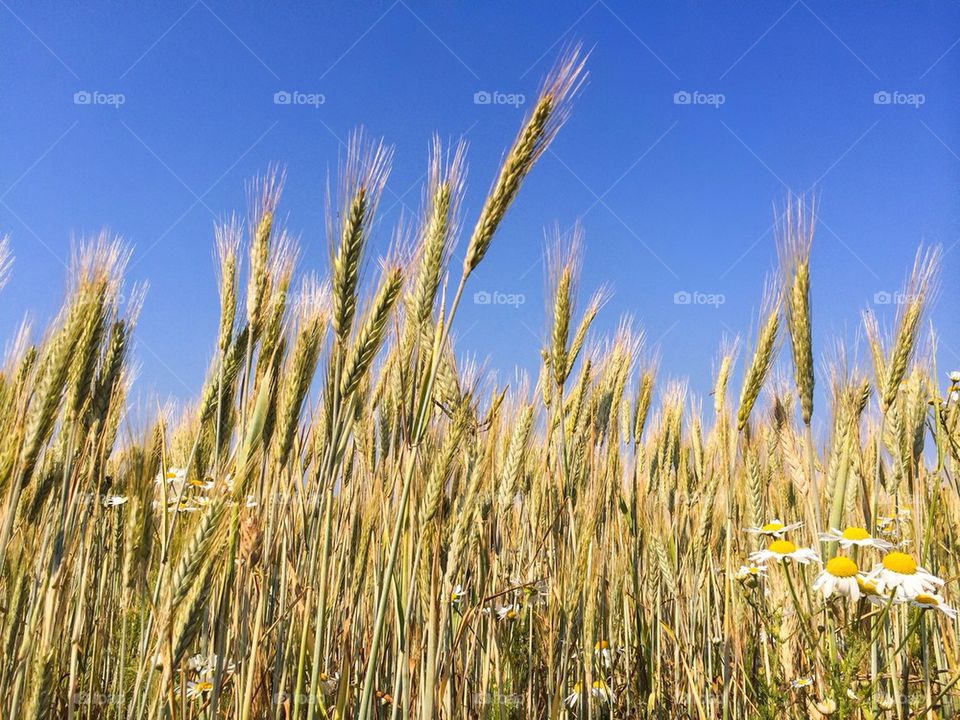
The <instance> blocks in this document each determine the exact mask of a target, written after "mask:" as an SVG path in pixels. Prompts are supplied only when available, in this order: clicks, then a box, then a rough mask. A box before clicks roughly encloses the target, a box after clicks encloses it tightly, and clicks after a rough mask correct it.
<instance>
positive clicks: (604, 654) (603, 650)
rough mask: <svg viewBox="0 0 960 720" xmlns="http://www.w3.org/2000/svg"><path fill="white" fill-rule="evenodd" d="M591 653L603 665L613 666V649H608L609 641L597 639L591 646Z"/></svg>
mask: <svg viewBox="0 0 960 720" xmlns="http://www.w3.org/2000/svg"><path fill="white" fill-rule="evenodd" d="M593 654H594V655H596V656H597V659H598V660H600V662H602V663H603V665H604V666H605V667H608V668H609V667H613V650H611V649H610V643H608V642H607V641H606V640H597V642H596V644H595V645H594V646H593Z"/></svg>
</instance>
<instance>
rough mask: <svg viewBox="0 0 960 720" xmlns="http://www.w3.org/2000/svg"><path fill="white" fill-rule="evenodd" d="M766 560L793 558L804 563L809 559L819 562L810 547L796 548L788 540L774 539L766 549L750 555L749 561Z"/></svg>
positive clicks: (759, 561) (818, 557) (760, 561)
mask: <svg viewBox="0 0 960 720" xmlns="http://www.w3.org/2000/svg"><path fill="white" fill-rule="evenodd" d="M767 560H793V561H795V562H798V563H802V564H803V565H806V564H807V563H808V562H810V561H814V562H820V556H819V555H817V553H815V552H814V551H813V550H811V549H810V548H798V547H797V546H796V545H794V544H793V543H792V542H790V541H789V540H774V541H773V542H772V543H770V544H769V545H768V546H767V549H766V550H759V551H757V552H755V553H751V555H750V562H754V563H763V562H766V561H767Z"/></svg>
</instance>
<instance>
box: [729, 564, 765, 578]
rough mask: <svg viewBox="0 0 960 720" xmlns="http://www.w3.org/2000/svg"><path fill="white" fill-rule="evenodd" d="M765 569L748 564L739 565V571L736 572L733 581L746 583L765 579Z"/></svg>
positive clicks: (761, 566)
mask: <svg viewBox="0 0 960 720" xmlns="http://www.w3.org/2000/svg"><path fill="white" fill-rule="evenodd" d="M766 576H767V568H765V567H764V566H763V565H754V564H753V563H750V564H749V565H741V566H740V569H739V570H737V574H736V575H734V576H733V577H734V579H736V580H738V581H740V582H746V581H748V580H753V581H756V580H757V578H761V577H766Z"/></svg>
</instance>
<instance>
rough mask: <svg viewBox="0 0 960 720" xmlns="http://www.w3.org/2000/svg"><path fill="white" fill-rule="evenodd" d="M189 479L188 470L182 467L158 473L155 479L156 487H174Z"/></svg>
mask: <svg viewBox="0 0 960 720" xmlns="http://www.w3.org/2000/svg"><path fill="white" fill-rule="evenodd" d="M186 479H187V469H186V468H182V467H172V468H169V469H168V470H167V471H166V472H158V473H157V477H156V478H154V481H153V482H154V484H155V485H163V483H166V484H167V485H172V484H175V483H178V482H179V483H182V482H184V481H185V480H186Z"/></svg>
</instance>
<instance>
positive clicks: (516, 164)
mask: <svg viewBox="0 0 960 720" xmlns="http://www.w3.org/2000/svg"><path fill="white" fill-rule="evenodd" d="M585 63H586V55H585V54H584V53H583V51H582V50H581V47H580V46H579V45H575V46H573V47H571V48H570V49H569V50H567V51H566V52H564V54H563V55H562V56H561V58H560V60H559V61H558V62H557V65H556V66H555V67H554V68H553V70H551V72H550V74H549V75H548V76H547V79H546V80H545V81H544V84H543V87H542V89H541V90H540V94H539V95H538V97H537V101H536V103H535V104H534V106H533V110H531V111H530V114H529V115H528V116H527V118H526V120H525V122H524V124H523V127H522V128H521V129H520V133H519V134H518V135H517V137H516V139H515V140H514V141H513V145H512V146H511V147H510V150H509V151H508V152H507V156H506V158H504V161H503V165H502V166H501V167H500V173H499V175H497V179H496V181H495V182H494V184H493V188H491V190H490V193H489V194H488V195H487V199H486V202H484V205H483V210H481V212H480V217H479V218H478V220H477V224H476V226H475V227H474V229H473V234H472V235H471V236H470V243H469V245H468V246H467V253H466V255H465V257H464V259H463V275H464V277H466V276H467V275H469V274H470V273H471V272H473V270H474V268H476V267H477V265H479V264H480V261H481V260H483V256H484V255H486V253H487V250H488V249H489V248H490V241H491V240H492V239H493V235H494V233H495V232H496V230H497V227H498V226H499V225H500V221H501V220H503V216H504V215H505V214H506V212H507V209H508V208H509V207H510V204H511V203H512V202H513V200H514V198H515V197H516V195H517V191H519V189H520V185H521V184H522V183H523V180H524V178H525V177H526V176H527V173H529V172H530V169H531V168H532V167H533V165H534V163H536V161H537V160H538V159H539V158H540V156H541V155H543V153H544V152H546V150H547V148H548V147H549V146H550V143H551V142H553V139H554V137H556V135H557V132H558V131H559V130H560V128H561V127H562V126H563V123H564V122H566V120H567V118H568V117H569V115H570V106H571V102H572V100H573V98H574V96H575V95H576V94H577V91H578V90H579V89H580V87H581V85H582V83H583V81H584V80H585V78H586V72H585V70H584V65H585Z"/></svg>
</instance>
